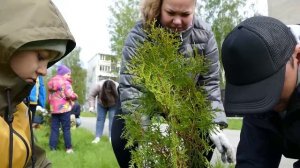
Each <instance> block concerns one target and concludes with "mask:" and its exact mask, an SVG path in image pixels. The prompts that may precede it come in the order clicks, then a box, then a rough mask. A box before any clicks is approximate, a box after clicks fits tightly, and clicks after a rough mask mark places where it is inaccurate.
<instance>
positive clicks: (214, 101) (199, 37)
mask: <svg viewBox="0 0 300 168" xmlns="http://www.w3.org/2000/svg"><path fill="white" fill-rule="evenodd" d="M195 7H196V0H144V1H143V3H142V6H141V13H142V21H139V22H137V23H136V25H135V27H134V28H133V29H132V30H131V31H130V32H129V34H128V37H127V40H126V42H125V46H124V48H123V57H122V64H121V70H120V86H119V93H120V101H121V110H120V111H118V113H121V114H128V113H131V112H132V110H131V109H128V107H126V106H125V105H126V104H130V105H131V106H130V107H133V108H134V107H137V106H139V104H138V101H137V99H139V96H140V95H141V92H140V91H139V89H138V87H137V86H135V85H133V84H132V78H133V77H132V75H131V74H128V72H127V66H128V64H129V62H130V60H131V58H132V57H134V56H135V54H136V51H137V48H138V44H140V43H143V41H145V40H146V39H147V35H146V33H145V31H144V28H145V26H146V24H147V23H152V22H153V21H155V20H157V26H161V27H164V28H166V29H169V30H171V31H173V32H177V33H180V37H181V42H182V44H181V46H180V49H179V51H178V52H180V53H181V54H183V55H184V56H185V57H187V58H188V57H193V56H194V55H191V53H192V54H193V53H194V52H193V49H196V50H197V53H199V54H200V55H203V56H204V57H205V58H206V59H208V60H209V62H210V63H211V64H210V66H209V71H208V73H207V74H199V77H198V79H197V82H196V85H202V86H204V88H205V89H206V91H207V93H208V99H209V100H210V101H211V105H212V108H213V109H215V111H214V112H213V113H214V116H215V118H214V120H213V122H214V123H216V124H217V125H220V126H221V127H227V121H226V116H225V113H224V110H223V104H222V102H221V95H220V88H219V69H220V64H219V55H218V48H217V43H216V41H215V38H214V35H213V32H212V31H211V29H210V27H209V26H208V25H207V24H206V23H205V22H203V21H202V20H200V19H199V18H197V17H196V16H195ZM123 127H124V121H123V120H122V119H119V118H117V119H115V120H114V121H113V135H112V144H113V149H114V152H115V154H116V157H117V160H118V162H119V165H120V166H121V167H128V161H129V160H130V152H129V151H128V150H124V144H126V141H125V140H124V139H120V135H121V133H122V130H123ZM219 133H220V134H218V135H216V136H214V138H213V139H212V141H213V142H216V143H221V144H222V145H225V146H227V147H228V146H229V145H228V143H226V142H224V141H221V142H220V140H219V139H220V138H218V137H220V136H222V137H224V134H223V133H222V131H220V132H219ZM217 141H218V142H217ZM218 149H219V148H218ZM220 151H221V152H222V153H223V152H224V149H222V148H220ZM231 151H232V150H231ZM211 156H212V151H211V152H210V153H209V154H208V155H207V156H206V157H207V158H208V160H210V159H211ZM230 157H234V154H233V153H231V156H230Z"/></svg>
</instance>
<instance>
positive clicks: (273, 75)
mask: <svg viewBox="0 0 300 168" xmlns="http://www.w3.org/2000/svg"><path fill="white" fill-rule="evenodd" d="M296 44H297V42H296V39H295V37H294V36H293V34H292V32H291V31H290V29H289V28H288V27H287V26H286V25H285V24H284V23H282V22H281V21H279V20H277V19H275V18H272V17H266V16H254V17H251V18H248V19H246V20H244V21H243V22H241V23H240V24H239V25H238V26H236V27H235V28H234V29H233V30H232V31H231V32H230V33H229V34H228V35H227V37H226V38H225V40H224V42H223V45H222V62H223V66H224V70H225V77H226V86H225V102H224V107H225V112H226V113H231V114H251V113H263V112H267V111H269V110H271V109H272V108H273V107H274V105H276V104H277V103H278V101H279V98H280V95H281V91H282V88H283V84H284V79H285V67H286V66H285V65H286V63H287V62H288V60H289V59H290V57H291V56H292V54H293V52H294V49H295V46H296Z"/></svg>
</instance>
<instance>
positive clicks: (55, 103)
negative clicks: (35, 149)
mask: <svg viewBox="0 0 300 168" xmlns="http://www.w3.org/2000/svg"><path fill="white" fill-rule="evenodd" d="M48 91H49V96H48V97H49V104H50V112H51V134H50V139H49V146H50V149H51V150H56V147H57V144H58V138H59V128H60V125H62V131H63V134H64V141H65V147H66V152H67V153H73V149H72V143H71V130H70V129H71V121H70V115H71V109H72V106H73V104H74V101H75V100H76V99H77V94H76V93H74V91H73V88H72V81H71V70H70V69H69V68H68V67H67V66H65V65H60V66H59V67H58V69H57V75H55V76H54V77H52V78H51V79H50V80H49V82H48Z"/></svg>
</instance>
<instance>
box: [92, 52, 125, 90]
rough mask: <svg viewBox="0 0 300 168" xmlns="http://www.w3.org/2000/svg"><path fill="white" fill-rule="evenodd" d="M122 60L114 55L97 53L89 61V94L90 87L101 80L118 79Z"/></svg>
mask: <svg viewBox="0 0 300 168" xmlns="http://www.w3.org/2000/svg"><path fill="white" fill-rule="evenodd" d="M119 70H120V61H119V60H118V58H117V57H116V56H114V55H109V54H102V53H97V54H96V55H95V56H94V57H92V58H91V59H90V60H89V61H88V62H87V84H86V88H87V96H88V94H89V91H90V89H91V88H92V87H93V86H95V85H96V83H98V82H99V81H100V80H103V79H112V80H115V81H118V79H119Z"/></svg>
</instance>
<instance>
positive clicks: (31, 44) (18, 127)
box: [0, 0, 75, 168]
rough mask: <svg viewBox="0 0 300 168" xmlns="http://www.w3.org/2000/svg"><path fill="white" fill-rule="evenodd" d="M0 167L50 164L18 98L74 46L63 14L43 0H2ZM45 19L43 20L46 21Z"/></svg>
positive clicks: (0, 32)
mask: <svg viewBox="0 0 300 168" xmlns="http://www.w3.org/2000/svg"><path fill="white" fill-rule="evenodd" d="M0 11H1V12H3V13H5V15H0V140H1V143H0V153H1V157H0V167H9V168H11V167H51V164H50V162H49V161H48V160H47V159H46V155H45V152H44V151H43V150H42V149H41V148H39V147H37V146H36V145H35V144H34V141H33V140H34V139H33V131H32V120H31V113H30V111H29V110H28V108H27V106H26V105H25V104H24V103H23V100H24V98H26V97H27V96H29V94H30V91H31V89H32V87H33V86H34V85H35V83H36V80H37V78H38V76H40V75H41V76H45V75H46V74H47V67H49V66H51V65H53V64H54V63H56V62H57V61H59V60H60V59H62V57H64V56H65V55H67V54H68V53H69V52H70V51H72V50H73V49H74V47H75V41H74V38H73V36H72V35H71V33H70V31H69V29H68V26H67V24H66V22H65V20H64V19H63V18H62V16H61V15H60V13H59V11H58V9H57V8H56V7H55V6H54V5H53V3H51V2H50V1H48V0H39V1H36V0H26V1H18V0H9V1H1V6H0ZM45 21H46V22H45Z"/></svg>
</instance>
